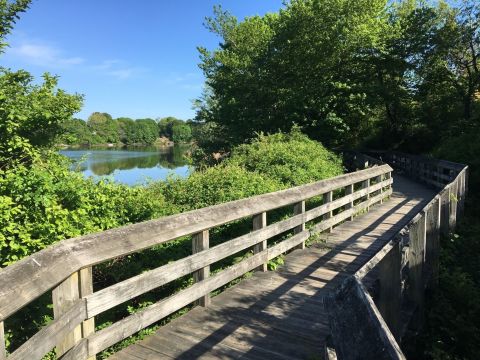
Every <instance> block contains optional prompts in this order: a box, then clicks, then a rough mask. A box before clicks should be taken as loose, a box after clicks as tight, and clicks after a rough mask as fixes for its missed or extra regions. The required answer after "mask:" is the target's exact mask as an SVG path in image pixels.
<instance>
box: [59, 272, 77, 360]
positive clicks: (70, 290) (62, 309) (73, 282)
mask: <svg viewBox="0 0 480 360" xmlns="http://www.w3.org/2000/svg"><path fill="white" fill-rule="evenodd" d="M78 299H80V287H79V272H75V273H73V274H72V275H70V276H69V277H68V278H67V279H65V280H64V281H63V282H62V283H61V284H60V285H58V286H57V287H56V288H55V289H53V291H52V300H53V316H54V318H55V319H56V318H58V317H60V316H61V315H63V314H65V313H66V312H67V311H68V310H69V309H70V308H71V307H73V305H75V304H76V303H77V302H78ZM81 339H82V326H80V325H79V326H77V327H75V329H74V330H73V331H72V332H71V333H69V334H68V335H67V336H66V337H65V338H64V339H63V340H62V341H61V342H59V343H58V344H57V346H56V348H55V352H56V354H57V358H60V357H61V356H62V355H63V354H65V353H66V352H67V351H68V350H69V349H70V348H71V347H73V346H74V345H75V344H76V343H78V342H79V341H80V340H81Z"/></svg>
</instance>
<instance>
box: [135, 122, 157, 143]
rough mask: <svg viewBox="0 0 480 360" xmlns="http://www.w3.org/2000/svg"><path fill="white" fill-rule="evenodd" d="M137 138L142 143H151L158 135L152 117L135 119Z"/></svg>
mask: <svg viewBox="0 0 480 360" xmlns="http://www.w3.org/2000/svg"><path fill="white" fill-rule="evenodd" d="M135 127H136V131H137V133H138V139H139V141H138V142H140V143H142V144H153V143H154V142H155V140H156V139H157V137H158V126H157V123H156V122H155V120H153V119H138V120H136V121H135Z"/></svg>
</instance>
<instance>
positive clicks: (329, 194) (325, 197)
mask: <svg viewBox="0 0 480 360" xmlns="http://www.w3.org/2000/svg"><path fill="white" fill-rule="evenodd" d="M332 200H333V191H329V192H327V193H325V194H323V203H324V204H327V203H329V202H332ZM332 216H333V212H332V211H328V212H327V213H326V214H325V215H323V220H328V219H330V218H331V217H332ZM332 230H333V227H332V226H331V227H329V228H328V231H329V232H331V231H332Z"/></svg>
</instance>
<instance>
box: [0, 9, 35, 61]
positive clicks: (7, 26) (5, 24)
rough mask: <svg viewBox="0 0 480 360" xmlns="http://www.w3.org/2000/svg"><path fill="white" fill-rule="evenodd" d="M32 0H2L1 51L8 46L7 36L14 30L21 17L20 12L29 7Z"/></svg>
mask: <svg viewBox="0 0 480 360" xmlns="http://www.w3.org/2000/svg"><path fill="white" fill-rule="evenodd" d="M30 2H31V0H16V1H8V0H0V53H2V52H3V49H4V48H5V47H6V46H7V43H6V42H5V37H6V36H7V35H8V34H9V33H10V31H12V29H13V25H14V24H15V22H16V21H17V20H18V19H19V13H21V12H24V11H26V10H27V9H28V7H29V5H30Z"/></svg>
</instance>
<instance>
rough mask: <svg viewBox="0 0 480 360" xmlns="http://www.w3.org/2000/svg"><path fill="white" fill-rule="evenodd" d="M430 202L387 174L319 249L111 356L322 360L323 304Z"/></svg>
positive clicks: (289, 259)
mask: <svg viewBox="0 0 480 360" xmlns="http://www.w3.org/2000/svg"><path fill="white" fill-rule="evenodd" d="M434 196H435V192H434V191H432V190H429V189H428V188H426V187H425V186H423V185H421V184H419V183H417V182H413V181H411V180H408V179H407V178H405V177H403V176H400V175H395V176H394V194H393V196H392V197H391V199H390V200H389V201H387V202H385V203H383V204H381V205H377V206H375V207H373V208H372V209H371V211H370V212H368V213H367V214H366V215H363V216H359V217H356V218H355V219H354V221H349V222H346V223H344V224H342V225H340V226H338V227H336V228H335V229H334V230H333V232H332V233H329V234H324V235H323V237H324V238H325V239H326V241H327V242H326V244H320V245H315V246H312V247H310V248H307V249H305V250H295V251H293V252H291V253H290V254H289V255H287V256H286V261H285V265H284V266H282V267H281V268H279V269H278V270H277V271H269V272H265V273H263V272H257V273H255V274H254V275H253V276H252V277H251V278H249V279H246V280H243V281H241V282H240V283H239V284H237V285H235V286H234V287H232V288H230V289H228V290H226V291H225V292H223V293H222V294H220V295H218V296H216V297H214V298H212V302H211V305H210V306H209V307H208V308H203V307H196V308H194V309H193V310H192V311H190V312H188V313H187V314H185V315H183V316H181V317H179V318H177V319H175V320H174V321H172V322H171V323H169V324H168V325H166V326H163V327H162V328H160V329H159V330H158V331H157V332H156V333H155V334H153V335H151V336H149V337H147V338H146V339H144V340H142V341H140V342H138V343H137V344H133V345H130V346H129V347H128V348H126V349H124V350H122V351H120V352H118V353H116V354H115V355H113V356H112V357H111V358H112V359H118V360H126V359H131V360H139V359H240V358H241V359H312V360H313V359H322V358H323V355H322V352H323V349H324V344H325V339H326V337H327V336H328V334H329V327H328V319H327V316H326V313H325V311H324V309H323V298H324V296H325V295H326V294H327V293H329V292H330V291H331V290H332V289H335V288H336V287H337V286H338V285H339V284H340V282H341V280H342V279H344V278H345V277H346V276H348V275H350V274H353V273H354V272H355V271H356V270H358V269H359V268H360V267H361V266H362V265H363V264H364V263H366V262H367V261H368V260H369V259H370V258H371V257H372V256H373V255H374V254H375V253H376V252H377V251H378V250H379V249H380V248H381V247H382V246H383V245H384V244H386V243H387V242H388V240H390V238H391V237H392V236H393V235H395V234H396V233H397V232H398V231H399V230H400V229H401V228H402V227H403V226H405V225H406V224H407V223H408V221H409V220H410V219H412V218H413V217H414V216H415V215H416V214H417V213H418V212H419V211H420V210H421V209H422V208H423V206H424V205H425V204H426V203H427V202H428V201H430V200H431V199H432V198H433V197H434Z"/></svg>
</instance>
